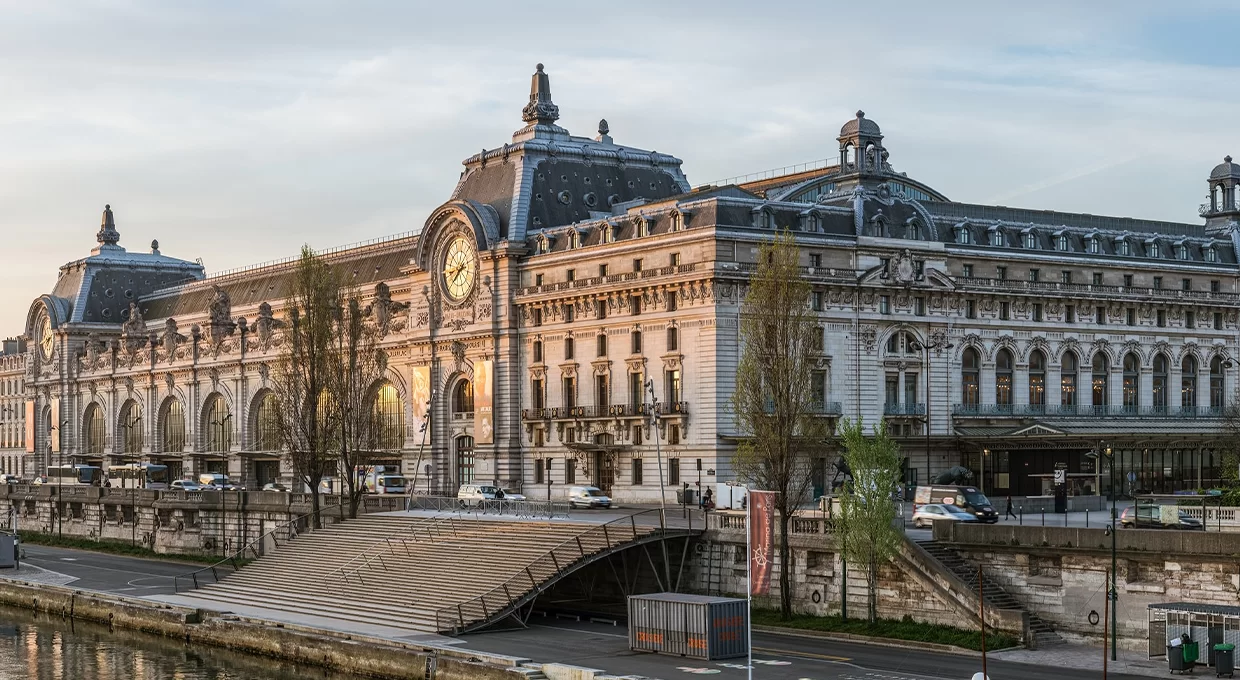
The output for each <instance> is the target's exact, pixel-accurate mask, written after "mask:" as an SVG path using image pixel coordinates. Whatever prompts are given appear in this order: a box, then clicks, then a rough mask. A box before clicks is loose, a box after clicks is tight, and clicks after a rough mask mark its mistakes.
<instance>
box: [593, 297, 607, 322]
mask: <svg viewBox="0 0 1240 680" xmlns="http://www.w3.org/2000/svg"><path fill="white" fill-rule="evenodd" d="M594 309H595V312H596V313H595V315H594V316H596V317H597V318H600V319H606V318H607V301H606V300H597V301H595V303H594Z"/></svg>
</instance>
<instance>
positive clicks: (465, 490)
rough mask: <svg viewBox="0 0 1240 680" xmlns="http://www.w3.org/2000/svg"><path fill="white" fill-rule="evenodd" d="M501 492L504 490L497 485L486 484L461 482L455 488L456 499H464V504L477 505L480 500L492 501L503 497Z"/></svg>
mask: <svg viewBox="0 0 1240 680" xmlns="http://www.w3.org/2000/svg"><path fill="white" fill-rule="evenodd" d="M503 494H504V492H503V491H501V490H500V489H499V487H495V486H490V485H488V484H462V485H461V486H460V488H459V489H457V490H456V497H457V499H458V500H462V501H465V505H478V504H479V503H481V502H482V501H493V500H495V499H497V498H503V497H504V496H503Z"/></svg>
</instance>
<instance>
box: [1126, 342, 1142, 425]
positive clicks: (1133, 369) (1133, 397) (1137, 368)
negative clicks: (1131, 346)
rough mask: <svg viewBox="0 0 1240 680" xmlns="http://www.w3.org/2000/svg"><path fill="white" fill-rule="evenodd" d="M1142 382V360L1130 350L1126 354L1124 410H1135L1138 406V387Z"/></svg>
mask: <svg viewBox="0 0 1240 680" xmlns="http://www.w3.org/2000/svg"><path fill="white" fill-rule="evenodd" d="M1140 384H1141V360H1140V359H1138V358H1137V355H1136V354H1134V353H1132V352H1129V353H1128V354H1125V355H1124V384H1123V396H1124V410H1125V411H1135V410H1136V408H1137V403H1138V401H1137V400H1138V399H1139V398H1140V397H1139V396H1138V391H1137V388H1138V387H1139V386H1140Z"/></svg>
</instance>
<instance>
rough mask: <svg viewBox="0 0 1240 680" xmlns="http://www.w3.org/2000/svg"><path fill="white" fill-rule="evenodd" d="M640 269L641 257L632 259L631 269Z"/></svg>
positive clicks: (636, 270) (637, 270)
mask: <svg viewBox="0 0 1240 680" xmlns="http://www.w3.org/2000/svg"><path fill="white" fill-rule="evenodd" d="M641 270H642V259H641V258H640V257H639V258H637V259H636V260H633V271H635V272H639V271H641Z"/></svg>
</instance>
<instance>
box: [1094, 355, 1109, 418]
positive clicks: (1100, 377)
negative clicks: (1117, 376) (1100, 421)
mask: <svg viewBox="0 0 1240 680" xmlns="http://www.w3.org/2000/svg"><path fill="white" fill-rule="evenodd" d="M1110 383H1111V380H1110V369H1109V367H1108V366H1107V355H1106V354H1104V353H1102V352H1095V353H1094V360H1093V376H1092V378H1091V380H1090V386H1091V387H1092V389H1093V396H1094V399H1093V401H1094V408H1095V409H1101V410H1105V409H1104V407H1105V406H1106V405H1107V402H1108V401H1110V397H1109V396H1108V390H1109V388H1110Z"/></svg>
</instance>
